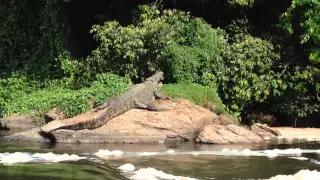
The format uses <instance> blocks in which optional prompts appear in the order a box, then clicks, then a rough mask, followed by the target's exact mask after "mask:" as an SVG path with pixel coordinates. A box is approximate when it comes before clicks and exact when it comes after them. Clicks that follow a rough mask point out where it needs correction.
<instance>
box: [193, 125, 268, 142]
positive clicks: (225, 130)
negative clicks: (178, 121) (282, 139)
mask: <svg viewBox="0 0 320 180" xmlns="http://www.w3.org/2000/svg"><path fill="white" fill-rule="evenodd" d="M197 141H198V142H202V143H212V144H229V143H259V142H262V141H263V139H262V138H261V137H260V136H259V135H257V134H256V133H254V132H252V131H250V130H247V129H245V128H242V127H240V126H237V125H234V124H229V125H226V126H224V125H209V126H206V127H204V129H203V131H202V132H200V134H199V136H198V138H197Z"/></svg>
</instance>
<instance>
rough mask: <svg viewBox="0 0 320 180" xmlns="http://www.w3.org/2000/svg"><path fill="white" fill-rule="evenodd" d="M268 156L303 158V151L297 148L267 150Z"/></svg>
mask: <svg viewBox="0 0 320 180" xmlns="http://www.w3.org/2000/svg"><path fill="white" fill-rule="evenodd" d="M265 152H266V153H267V154H268V155H275V156H278V155H291V156H293V155H295V156H301V154H302V152H303V150H302V149H299V148H296V149H291V148H290V149H283V150H282V149H273V150H266V151H265Z"/></svg>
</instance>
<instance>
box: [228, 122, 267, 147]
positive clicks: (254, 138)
mask: <svg viewBox="0 0 320 180" xmlns="http://www.w3.org/2000/svg"><path fill="white" fill-rule="evenodd" d="M227 128H228V130H230V131H231V132H233V133H235V134H237V135H239V136H242V137H245V138H246V139H248V140H250V141H251V142H255V143H258V142H262V141H263V139H262V138H261V137H260V136H259V135H258V134H256V133H254V132H252V131H250V130H248V129H246V128H243V127H240V126H237V125H233V124H230V125H228V126H227Z"/></svg>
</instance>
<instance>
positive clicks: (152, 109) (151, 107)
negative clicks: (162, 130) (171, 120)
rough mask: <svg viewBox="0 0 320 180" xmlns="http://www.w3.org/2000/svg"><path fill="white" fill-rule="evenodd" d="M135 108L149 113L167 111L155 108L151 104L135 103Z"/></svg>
mask: <svg viewBox="0 0 320 180" xmlns="http://www.w3.org/2000/svg"><path fill="white" fill-rule="evenodd" d="M135 106H136V108H139V109H146V110H149V111H167V110H169V109H167V108H162V107H157V106H155V105H153V104H142V103H139V102H135Z"/></svg>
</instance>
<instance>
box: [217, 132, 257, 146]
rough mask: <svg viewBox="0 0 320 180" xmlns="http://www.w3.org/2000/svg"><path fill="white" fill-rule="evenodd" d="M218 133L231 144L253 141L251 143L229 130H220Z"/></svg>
mask: <svg viewBox="0 0 320 180" xmlns="http://www.w3.org/2000/svg"><path fill="white" fill-rule="evenodd" d="M217 133H218V134H220V135H221V136H222V138H223V139H225V140H227V141H228V142H229V143H251V141H249V140H248V139H246V138H245V137H242V136H239V135H237V134H235V133H233V132H232V131H229V130H227V129H220V130H219V131H218V132H217Z"/></svg>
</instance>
